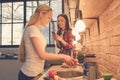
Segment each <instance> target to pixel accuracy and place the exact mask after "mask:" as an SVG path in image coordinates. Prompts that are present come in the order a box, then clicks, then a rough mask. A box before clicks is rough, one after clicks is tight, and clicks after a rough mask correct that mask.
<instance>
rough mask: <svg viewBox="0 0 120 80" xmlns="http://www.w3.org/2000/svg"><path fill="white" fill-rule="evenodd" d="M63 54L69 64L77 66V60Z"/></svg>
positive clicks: (64, 59)
mask: <svg viewBox="0 0 120 80" xmlns="http://www.w3.org/2000/svg"><path fill="white" fill-rule="evenodd" d="M61 55H62V56H63V61H64V62H65V63H66V64H68V65H69V66H75V65H76V64H77V60H76V59H73V58H71V57H70V56H68V55H64V54H61Z"/></svg>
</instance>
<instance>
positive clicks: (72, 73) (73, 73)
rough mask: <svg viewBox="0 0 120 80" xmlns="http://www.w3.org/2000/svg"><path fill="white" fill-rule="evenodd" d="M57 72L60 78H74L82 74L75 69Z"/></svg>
mask: <svg viewBox="0 0 120 80" xmlns="http://www.w3.org/2000/svg"><path fill="white" fill-rule="evenodd" d="M57 74H58V75H59V76H60V77H62V78H76V77H81V76H82V72H80V71H75V70H69V71H58V72H57Z"/></svg>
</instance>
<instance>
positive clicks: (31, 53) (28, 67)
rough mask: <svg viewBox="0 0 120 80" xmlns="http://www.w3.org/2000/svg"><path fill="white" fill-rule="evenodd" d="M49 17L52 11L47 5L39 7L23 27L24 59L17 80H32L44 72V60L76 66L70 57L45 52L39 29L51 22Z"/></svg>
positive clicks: (44, 42) (44, 43)
mask: <svg viewBox="0 0 120 80" xmlns="http://www.w3.org/2000/svg"><path fill="white" fill-rule="evenodd" d="M51 17H52V9H51V8H50V7H49V6H47V5H44V4H43V5H40V6H38V7H37V8H36V10H35V13H34V14H33V15H32V16H31V18H30V20H29V22H28V24H27V25H26V26H25V30H24V34H23V38H22V41H23V42H24V46H25V57H26V58H25V62H24V63H23V66H22V67H21V69H20V71H19V75H18V80H33V78H35V77H36V76H37V75H39V74H40V73H42V72H44V61H45V60H62V61H64V62H65V63H67V64H68V65H70V66H74V65H76V61H75V60H74V59H73V58H71V57H70V56H67V55H64V54H52V53H48V52H46V51H45V48H46V40H45V38H44V36H43V34H42V33H41V32H40V30H39V29H40V28H41V26H46V25H47V24H48V23H49V22H50V21H51ZM23 57H24V55H23Z"/></svg>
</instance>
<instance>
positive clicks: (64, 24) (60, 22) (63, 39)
mask: <svg viewBox="0 0 120 80" xmlns="http://www.w3.org/2000/svg"><path fill="white" fill-rule="evenodd" d="M57 27H58V31H57V34H55V33H53V39H54V40H55V41H56V45H57V47H58V48H59V49H60V51H59V53H58V54H65V55H69V56H71V51H72V48H73V47H74V46H73V38H74V36H73V35H72V29H71V28H70V26H69V20H68V17H67V15H66V14H60V15H58V16H57ZM62 63H63V61H60V60H56V61H46V62H45V67H44V68H45V69H46V68H48V67H50V66H51V65H61V64H62Z"/></svg>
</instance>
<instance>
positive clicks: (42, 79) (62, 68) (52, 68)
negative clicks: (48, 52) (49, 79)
mask: <svg viewBox="0 0 120 80" xmlns="http://www.w3.org/2000/svg"><path fill="white" fill-rule="evenodd" d="M49 70H56V71H70V70H74V71H80V72H83V68H82V66H80V65H78V66H76V67H74V68H71V67H69V68H65V67H62V66H61V65H56V66H52V67H50V68H49V69H48V71H47V72H46V73H45V74H43V75H42V76H41V77H40V78H39V79H38V80H44V77H46V75H47V73H48V72H49ZM65 80H84V79H83V76H80V77H74V78H69V79H65Z"/></svg>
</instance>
